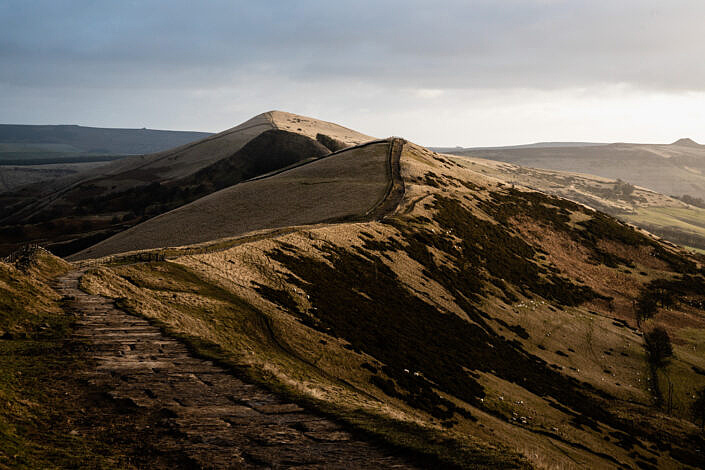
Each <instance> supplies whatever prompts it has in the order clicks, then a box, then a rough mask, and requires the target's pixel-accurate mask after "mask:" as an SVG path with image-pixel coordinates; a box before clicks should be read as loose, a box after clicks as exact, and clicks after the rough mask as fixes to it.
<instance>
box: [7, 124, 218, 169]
mask: <svg viewBox="0 0 705 470" xmlns="http://www.w3.org/2000/svg"><path fill="white" fill-rule="evenodd" d="M209 135H211V134H210V133H208V132H188V131H163V130H153V129H110V128H99V127H84V126H74V125H58V126H33V125H19V124H0V163H2V164H7V162H8V161H14V162H18V161H24V162H28V161H31V160H39V161H41V162H42V163H48V161H47V160H49V159H51V160H54V161H57V160H62V159H66V158H69V157H74V158H76V157H78V158H80V157H81V156H86V157H89V156H95V155H102V156H106V155H123V156H124V155H137V154H146V153H154V152H159V151H162V150H166V149H169V148H173V147H178V146H180V145H184V144H187V143H189V142H193V141H195V140H199V139H203V138H205V137H208V136H209ZM14 164H17V163H14Z"/></svg>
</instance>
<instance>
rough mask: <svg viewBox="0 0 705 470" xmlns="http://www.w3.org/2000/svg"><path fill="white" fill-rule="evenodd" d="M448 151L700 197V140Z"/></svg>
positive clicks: (703, 157)
mask: <svg viewBox="0 0 705 470" xmlns="http://www.w3.org/2000/svg"><path fill="white" fill-rule="evenodd" d="M447 153H451V154H453V155H461V156H471V157H479V158H486V159H490V160H495V161H500V162H507V163H513V164H516V165H521V166H524V167H532V168H543V169H548V170H558V171H568V172H576V173H585V174H593V175H598V176H602V177H605V178H612V179H618V178H619V179H621V180H623V181H626V182H628V183H631V184H635V185H638V186H642V187H644V188H649V189H652V190H654V191H657V192H659V193H662V194H668V195H675V196H683V195H688V196H692V197H697V198H705V146H702V145H699V144H697V143H696V142H694V141H693V140H691V139H680V140H678V141H676V142H674V143H672V144H629V143H614V144H603V145H593V144H590V145H580V146H573V145H560V146H556V145H547V146H540V145H533V146H521V147H505V148H476V149H461V150H458V149H454V150H448V151H447Z"/></svg>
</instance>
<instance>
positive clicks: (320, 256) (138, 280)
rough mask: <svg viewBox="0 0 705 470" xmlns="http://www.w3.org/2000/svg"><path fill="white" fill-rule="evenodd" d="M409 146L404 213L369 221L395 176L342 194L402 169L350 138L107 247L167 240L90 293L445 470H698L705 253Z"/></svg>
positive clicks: (394, 209) (93, 272) (381, 148)
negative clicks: (696, 412) (353, 195)
mask: <svg viewBox="0 0 705 470" xmlns="http://www.w3.org/2000/svg"><path fill="white" fill-rule="evenodd" d="M402 144H403V147H402V148H401V151H400V163H399V165H400V176H401V179H400V183H401V184H402V185H403V192H401V193H399V194H400V197H398V199H397V200H396V202H398V204H396V203H395V204H394V205H392V206H391V207H386V208H385V209H384V210H382V211H377V212H375V211H374V210H372V211H370V210H371V209H373V208H374V207H377V201H378V197H379V195H380V194H386V193H385V192H383V191H382V186H383V185H377V189H376V190H372V189H370V187H371V186H370V187H368V188H367V191H369V192H370V193H371V194H370V195H368V196H365V197H363V198H360V199H358V200H357V202H356V203H355V204H354V205H350V203H349V202H348V201H347V200H346V199H344V198H342V197H340V198H338V197H336V196H337V195H338V194H341V191H342V190H343V188H344V187H345V186H346V185H347V184H348V182H343V184H341V185H339V186H332V188H333V189H331V187H329V185H334V184H335V180H337V179H339V178H342V177H343V175H348V176H347V178H349V179H350V180H351V181H352V183H353V184H355V181H358V183H357V184H359V181H361V180H364V179H365V178H371V176H372V173H373V172H374V171H378V172H381V171H386V170H384V165H381V164H380V162H382V161H384V158H383V156H384V155H388V150H389V148H388V145H385V144H384V143H383V142H378V143H374V144H370V145H367V146H364V147H362V148H357V149H350V150H347V151H343V152H340V153H337V154H335V155H332V156H330V157H329V158H324V159H321V160H317V161H314V162H311V163H306V164H304V165H302V166H300V167H298V168H296V169H292V170H289V171H284V172H280V173H278V174H276V175H272V176H268V177H263V178H260V179H258V180H256V181H252V182H249V183H244V184H241V185H238V186H234V187H232V188H228V189H225V190H223V191H219V192H216V193H213V194H211V195H210V196H207V197H205V198H202V199H199V200H198V201H196V202H194V203H192V204H191V205H187V206H184V207H183V208H181V209H176V210H174V211H171V212H168V213H166V214H165V215H163V216H161V217H159V218H155V219H153V220H151V221H149V222H146V223H144V224H141V225H138V226H136V227H135V228H134V229H133V230H131V231H129V232H125V234H124V236H123V237H115V238H114V239H112V240H107V241H106V242H105V243H104V244H100V245H97V246H96V247H95V248H94V249H95V250H96V253H99V254H103V253H115V252H119V251H123V250H126V249H131V248H137V247H139V246H145V247H149V246H154V245H163V246H162V247H159V248H155V249H147V250H143V251H138V252H132V253H127V254H122V255H121V254H118V255H111V256H108V257H106V258H103V259H98V260H95V259H94V260H90V261H86V262H84V264H83V266H85V267H86V268H89V269H90V270H89V271H88V272H87V274H85V275H84V276H83V278H82V280H81V285H82V288H83V289H85V290H87V291H89V292H93V293H95V294H100V295H103V296H108V297H111V298H114V299H118V304H119V305H120V306H121V307H122V308H123V309H126V310H127V311H130V312H132V313H135V314H138V315H142V316H144V317H145V318H148V319H150V320H151V321H153V322H155V323H156V324H158V325H160V326H161V328H162V329H163V330H164V331H168V332H171V334H174V335H178V336H179V337H180V338H182V339H183V340H184V341H186V342H188V344H190V345H191V347H192V348H193V349H194V351H196V352H198V353H199V354H202V355H204V356H205V357H209V358H212V359H214V360H218V361H219V362H220V363H223V364H229V367H232V368H233V370H235V371H239V373H241V374H244V375H245V376H247V377H248V378H249V380H254V381H256V382H258V383H261V384H263V385H265V386H267V387H270V388H271V389H274V390H277V391H278V393H283V394H286V396H288V397H291V398H292V399H294V400H296V401H298V402H299V403H302V404H306V406H312V407H315V408H318V409H323V410H326V412H328V413H331V414H333V415H335V416H337V417H338V419H341V420H343V421H345V422H346V423H348V425H350V426H353V427H355V428H357V429H359V430H362V431H365V432H368V433H373V434H374V435H377V436H379V437H381V438H383V439H385V440H386V441H387V442H390V443H392V444H394V445H397V446H402V447H404V448H410V449H414V450H415V451H417V452H421V453H425V454H432V455H435V456H436V458H439V459H441V460H442V461H443V462H445V464H444V465H448V466H450V465H455V466H458V467H461V468H497V467H499V468H522V467H526V466H534V467H538V468H553V467H556V466H558V467H563V468H615V467H625V468H626V467H631V468H635V467H642V468H681V467H685V468H698V467H702V466H703V465H704V464H705V461H703V455H705V453H704V451H705V441H704V440H703V434H702V433H701V431H700V429H699V426H698V424H697V423H696V422H695V421H694V417H693V415H692V414H691V408H692V406H693V403H694V398H695V397H696V396H697V393H698V391H699V390H702V389H703V388H705V375H703V374H704V373H703V371H705V359H704V358H703V356H702V354H699V353H698V352H697V351H698V350H700V349H702V347H705V344H704V343H703V341H705V336H703V331H705V311H704V310H703V308H704V307H703V305H705V303H703V302H705V298H703V292H705V271H704V270H703V263H702V259H701V258H698V257H695V256H693V255H690V254H688V253H686V252H683V251H681V250H679V249H678V248H676V247H673V246H670V245H667V244H663V243H662V242H660V241H658V240H657V239H654V238H653V237H651V236H649V235H648V234H645V233H641V232H639V231H636V230H634V229H633V228H631V227H629V226H626V225H624V224H622V223H620V222H618V221H617V220H615V219H613V218H612V217H610V216H608V215H605V214H604V213H601V212H596V211H594V210H592V209H589V208H587V207H585V206H583V205H580V204H576V203H575V202H571V201H569V200H566V199H562V198H558V197H555V196H550V195H546V194H545V193H542V192H538V191H534V190H530V189H528V188H526V187H524V186H519V185H518V184H512V183H511V182H508V181H505V180H502V179H501V178H500V177H498V176H496V175H490V174H486V172H485V171H483V168H473V166H472V165H471V164H469V162H468V161H467V160H466V159H464V158H462V157H453V156H440V155H437V154H434V153H433V152H431V151H428V150H427V149H424V148H422V147H419V146H416V145H414V144H411V143H408V142H402ZM338 159H340V160H339V161H336V160H338ZM368 163H369V168H370V170H369V171H370V172H369V173H368V172H367V170H361V169H360V168H361V167H367V166H368V165H367V164H368ZM375 169H376V170H375ZM386 174H387V175H389V173H386ZM392 176H393V174H392ZM387 178H389V176H387ZM389 181H393V179H392V180H389ZM389 181H388V182H389ZM324 182H325V184H324ZM307 183H309V184H308V185H307ZM310 183H318V184H310ZM370 184H377V183H374V182H372V181H371V182H370ZM304 186H309V188H303V187H304ZM282 188H288V189H289V190H292V191H293V190H294V188H296V189H297V191H295V192H292V193H290V194H291V197H289V198H284V197H280V196H274V195H275V194H277V191H278V190H281V189H282ZM357 188H360V191H362V187H359V186H358V187H357ZM357 188H356V189H357ZM353 192H359V191H353ZM270 195H271V196H272V197H273V199H272V200H271V201H270V202H268V204H269V205H268V206H264V207H266V210H264V211H263V210H262V207H263V204H265V202H266V201H267V198H268V196H270ZM372 196H374V197H372ZM299 198H301V201H302V202H303V203H304V205H305V206H306V208H305V209H300V208H296V209H294V210H293V212H294V214H289V213H290V212H292V205H293V204H296V203H297V201H298V200H299ZM387 198H388V197H385V199H387ZM313 201H320V202H321V203H324V204H325V206H324V207H322V208H320V211H318V210H314V209H316V208H317V206H316V205H315V204H314V202H313ZM299 211H300V212H302V215H301V216H298V215H297V214H296V213H297V212H299ZM309 211H310V212H309ZM200 214H205V216H203V217H201V216H200ZM231 214H232V215H235V217H232V220H231V218H230V215H231ZM326 215H327V216H328V217H329V220H326ZM284 217H287V218H286V219H283V218H284ZM348 217H349V218H350V220H347V219H348ZM250 218H251V219H252V220H251V221H250V220H249V219H250ZM160 219H163V220H161V221H160ZM182 221H183V222H182ZM211 224H212V225H215V227H214V228H211V227H210V225H211ZM290 224H294V226H291V225H290ZM190 225H195V226H196V227H197V229H196V230H188V228H189V226H190ZM201 229H202V230H204V231H206V232H207V233H204V234H200V233H199V230H201ZM248 230H254V231H249V232H248ZM182 232H186V233H182ZM221 235H223V236H226V237H228V238H220V239H211V240H208V241H207V239H210V238H212V237H219V236H221ZM192 242H200V243H198V244H197V245H188V246H181V247H179V248H169V247H168V246H171V245H182V244H184V243H192ZM140 244H144V245H140ZM98 250H101V251H98ZM85 256H88V253H87V252H84V253H82V254H81V255H79V256H78V257H85ZM148 260H151V261H148ZM666 346H667V347H666ZM669 353H672V354H669ZM140 390H142V389H140ZM125 393H127V394H128V395H127V396H132V395H130V393H132V392H125ZM134 393H137V391H136V392H134ZM140 393H141V392H140ZM135 396H136V395H135ZM145 406H148V405H145ZM150 406H151V405H150ZM154 406H160V405H159V402H158V400H157V402H156V403H155V404H154ZM204 406H205V405H204ZM146 409H149V408H146Z"/></svg>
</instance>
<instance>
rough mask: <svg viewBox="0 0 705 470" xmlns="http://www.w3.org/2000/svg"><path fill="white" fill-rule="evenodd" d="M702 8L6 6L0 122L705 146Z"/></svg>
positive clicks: (526, 0)
mask: <svg viewBox="0 0 705 470" xmlns="http://www.w3.org/2000/svg"><path fill="white" fill-rule="evenodd" d="M704 20H705V1H703V0H687V1H681V0H670V1H664V0H610V1H603V0H564V1H562V0H486V1H475V0H457V1H442V0H436V1H430V0H429V1H420V0H399V1H384V0H369V1H368V0H355V1H331V0H327V1H325V0H322V1H315V0H281V1H276V0H269V1H268V0H252V1H237V0H201V1H198V2H195V1H192V0H162V1H158V0H134V1H129V0H120V1H115V0H102V1H101V0H72V1H68V0H2V1H0V122H2V123H22V124H64V123H68V124H81V125H89V126H102V127H149V128H158V129H183V130H203V131H220V130H224V129H227V128H229V127H232V126H233V125H235V124H238V123H239V122H242V121H244V120H246V119H248V118H250V117H252V116H253V115H256V114H259V113H261V112H264V111H267V110H271V109H281V110H285V111H290V112H294V113H298V114H304V115H309V116H313V117H318V118H321V119H325V120H329V121H335V122H338V123H340V124H343V125H345V126H348V127H351V128H354V129H357V130H359V131H362V132H365V133H367V134H371V135H375V136H379V137H386V136H389V135H400V136H404V137H407V138H409V139H411V140H412V141H415V142H418V143H420V144H425V145H447V146H452V145H462V146H479V145H499V144H516V143H526V142H535V141H546V140H552V141H601V142H612V141H632V142H670V141H673V140H676V139H677V138H679V137H684V136H688V137H692V138H694V139H696V140H699V141H700V142H702V143H705V60H704V59H705V58H704V57H703V55H704V52H705V24H704Z"/></svg>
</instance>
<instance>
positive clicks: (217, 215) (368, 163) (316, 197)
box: [72, 142, 388, 259]
mask: <svg viewBox="0 0 705 470" xmlns="http://www.w3.org/2000/svg"><path fill="white" fill-rule="evenodd" d="M387 147H388V144H387V143H386V142H383V143H379V144H373V145H370V146H367V147H362V148H356V149H351V150H348V151H345V152H343V153H340V154H338V155H335V156H333V157H330V158H324V159H322V160H318V161H315V162H312V163H310V164H308V165H304V166H301V167H298V168H294V169H292V170H289V171H286V172H284V173H280V174H278V175H275V176H272V177H269V178H265V179H262V180H257V181H251V182H246V183H242V184H239V185H235V186H232V187H230V188H227V189H224V190H221V191H218V192H216V193H214V194H211V195H210V196H207V197H204V198H202V199H199V200H197V201H195V202H193V203H191V204H188V205H186V206H183V207H181V208H179V209H176V210H174V211H171V212H169V213H166V214H163V215H161V216H158V217H155V218H154V219H151V220H149V221H147V222H145V223H143V224H140V225H138V226H136V227H134V228H132V229H129V230H126V231H124V232H121V233H119V234H118V235H115V236H114V237H112V238H109V239H108V240H105V241H104V242H101V243H99V244H97V245H95V246H93V247H91V248H89V249H87V250H85V251H83V252H81V253H79V254H77V255H75V256H73V257H72V259H85V258H95V257H101V256H106V255H111V254H115V253H120V252H127V251H133V250H142V249H152V248H162V247H170V246H180V245H188V244H194V243H200V242H205V241H209V240H215V239H219V238H224V237H234V236H237V235H242V234H245V233H247V232H252V231H256V230H262V229H271V228H277V227H287V226H291V225H301V224H311V223H316V222H322V221H324V220H328V219H345V218H352V217H355V216H360V215H364V214H365V213H366V212H367V211H368V210H369V209H370V208H372V207H373V206H374V205H375V204H376V203H377V202H379V201H380V199H381V198H382V197H383V196H384V193H385V190H386V185H387V181H388V177H387V173H386V165H387Z"/></svg>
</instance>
